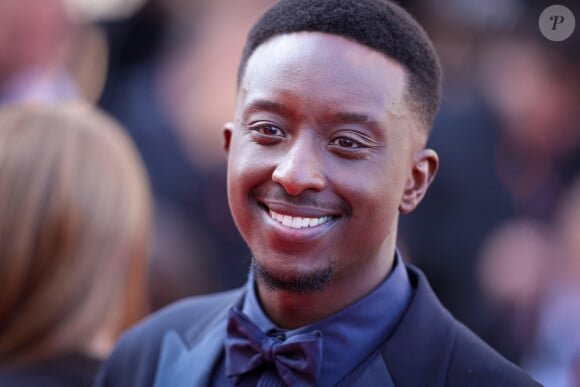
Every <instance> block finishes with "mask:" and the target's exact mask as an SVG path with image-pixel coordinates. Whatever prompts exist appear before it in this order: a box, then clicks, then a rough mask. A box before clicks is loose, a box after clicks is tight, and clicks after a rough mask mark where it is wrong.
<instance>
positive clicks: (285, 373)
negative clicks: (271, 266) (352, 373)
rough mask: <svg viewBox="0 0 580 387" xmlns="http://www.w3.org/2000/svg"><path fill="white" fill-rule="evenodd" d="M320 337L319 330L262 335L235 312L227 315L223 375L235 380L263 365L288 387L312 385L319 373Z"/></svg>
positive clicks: (243, 315) (244, 316)
mask: <svg viewBox="0 0 580 387" xmlns="http://www.w3.org/2000/svg"><path fill="white" fill-rule="evenodd" d="M321 360H322V335H321V332H320V331H314V332H311V333H302V334H296V335H293V336H290V337H288V338H286V337H285V336H284V335H279V336H276V337H272V336H268V335H266V334H264V333H263V332H262V331H261V330H260V329H259V328H258V327H257V326H256V325H255V324H254V323H253V322H252V321H250V319H249V318H248V316H246V315H245V314H243V313H242V312H240V311H239V310H237V309H231V310H230V311H229V315H228V332H227V338H226V373H227V376H228V377H239V376H241V375H244V374H246V373H248V372H250V371H252V370H254V369H257V368H258V367H260V366H261V365H262V364H264V363H269V364H273V365H275V366H276V369H277V371H278V375H279V376H280V378H281V379H282V380H283V381H284V382H285V383H286V384H287V385H289V386H313V385H315V384H316V381H317V379H318V375H319V373H320V365H321Z"/></svg>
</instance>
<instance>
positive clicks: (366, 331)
mask: <svg viewBox="0 0 580 387" xmlns="http://www.w3.org/2000/svg"><path fill="white" fill-rule="evenodd" d="M412 293H413V290H412V287H411V283H410V282H409V277H408V275H407V270H406V269H405V264H404V263H403V260H402V258H401V255H400V253H399V251H396V253H395V262H394V267H393V270H392V271H391V273H390V274H389V276H388V277H387V278H386V279H385V280H384V281H383V282H382V283H381V284H380V285H379V286H378V287H377V288H375V289H374V290H373V291H371V292H370V293H369V294H367V295H366V296H364V297H363V298H361V299H360V300H358V301H357V302H355V303H354V304H352V305H349V306H348V307H346V308H345V309H342V310H341V311H339V312H337V313H335V314H333V315H331V316H328V317H326V318H325V319H323V320H320V321H317V322H315V323H313V324H311V325H308V326H305V327H302V328H299V329H295V330H290V331H287V332H286V335H287V336H292V335H293V334H297V333H302V332H305V331H312V330H315V329H318V330H320V331H322V335H323V343H324V344H323V357H322V369H321V372H320V380H323V381H324V384H328V385H334V384H336V383H338V382H339V381H340V380H341V379H343V378H344V377H345V376H346V375H348V374H349V372H351V371H352V370H353V369H354V368H355V367H356V366H357V365H359V363H361V362H362V361H363V360H364V359H365V358H366V357H368V356H369V355H370V354H372V353H373V352H374V351H375V350H377V349H378V348H379V347H380V345H381V344H382V343H383V342H384V341H385V340H386V339H387V338H388V337H389V336H390V335H391V333H392V331H393V329H394V327H395V325H396V323H397V322H398V321H399V319H400V317H401V316H402V315H403V312H404V311H405V309H406V308H407V306H408V305H409V302H410V300H411V297H412ZM242 311H243V312H244V313H245V314H246V315H247V316H248V317H249V318H250V319H251V320H252V321H253V322H254V323H255V324H256V325H257V326H258V327H259V328H260V329H261V330H262V331H263V332H269V331H271V330H273V329H276V330H282V329H280V328H278V327H277V326H276V325H275V324H274V323H273V322H272V321H270V319H269V318H268V317H267V316H266V314H265V313H264V311H263V310H262V307H261V305H260V303H259V301H258V297H257V294H256V290H255V286H254V276H253V273H250V277H249V281H248V291H247V293H246V296H245V299H244V305H243V309H242ZM345 348H348V356H344V354H345V353H346V352H345Z"/></svg>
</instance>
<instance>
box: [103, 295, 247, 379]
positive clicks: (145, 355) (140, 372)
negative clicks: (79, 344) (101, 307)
mask: <svg viewBox="0 0 580 387" xmlns="http://www.w3.org/2000/svg"><path fill="white" fill-rule="evenodd" d="M242 294H243V289H237V290H231V291H227V292H222V293H215V294H209V295H203V296H196V297H190V298H186V299H184V300H181V301H177V302H175V303H173V304H171V305H168V306H166V307H164V308H162V309H160V310H159V311H157V312H155V313H153V314H152V315H150V316H149V317H147V318H146V319H144V320H143V321H142V322H140V323H138V324H137V325H135V326H134V327H132V328H131V329H129V330H128V331H127V332H125V333H124V334H123V335H122V336H121V338H120V339H119V341H118V342H117V344H116V346H115V349H114V350H113V352H112V354H111V355H110V356H109V358H108V359H107V360H106V361H105V362H104V364H103V366H102V367H101V369H100V371H99V375H98V376H97V381H96V384H95V385H96V386H100V387H104V386H110V387H112V386H124V387H125V386H127V387H130V386H140V387H141V386H150V385H152V384H153V381H154V379H155V370H156V369H157V362H158V360H159V352H160V349H161V345H162V343H163V338H164V337H165V334H166V333H167V332H170V331H172V332H175V333H177V334H178V335H179V336H181V337H183V338H184V340H185V341H188V342H191V341H195V340H196V339H197V338H198V337H200V336H202V333H203V332H204V331H205V329H208V328H210V325H211V324H212V322H213V321H215V320H216V319H217V318H220V317H221V316H222V315H223V316H225V315H226V313H227V311H228V310H229V308H230V307H231V306H233V305H234V304H235V303H236V302H237V301H238V300H239V299H240V298H241V297H242Z"/></svg>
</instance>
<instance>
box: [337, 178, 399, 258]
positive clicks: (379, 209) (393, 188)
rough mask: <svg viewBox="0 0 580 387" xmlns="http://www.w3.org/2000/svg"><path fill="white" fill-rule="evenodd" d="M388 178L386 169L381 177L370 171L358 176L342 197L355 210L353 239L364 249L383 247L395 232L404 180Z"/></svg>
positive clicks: (343, 192) (352, 221)
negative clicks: (371, 246)
mask: <svg viewBox="0 0 580 387" xmlns="http://www.w3.org/2000/svg"><path fill="white" fill-rule="evenodd" d="M377 176H378V177H377ZM387 176H388V171H387V170H386V168H383V169H381V173H373V171H370V170H368V169H367V170H366V172H361V173H357V174H354V175H353V176H352V177H351V179H350V181H351V183H350V184H349V187H350V189H349V190H348V191H344V190H343V191H342V193H341V196H343V198H345V200H346V201H347V203H348V205H349V206H350V208H351V210H352V219H351V223H352V224H353V230H352V231H353V232H352V236H353V238H355V239H357V240H358V241H359V244H360V245H363V244H362V243H360V242H361V241H365V242H366V243H368V244H372V245H376V244H377V243H382V241H383V240H384V239H385V238H386V237H387V236H388V235H389V234H390V233H392V232H393V231H394V230H393V227H395V225H396V220H397V218H398V215H399V205H400V201H401V197H402V192H403V182H402V179H398V178H396V177H394V178H393V179H388V178H387ZM344 186H345V184H344V183H343V187H344ZM369 247H370V246H369Z"/></svg>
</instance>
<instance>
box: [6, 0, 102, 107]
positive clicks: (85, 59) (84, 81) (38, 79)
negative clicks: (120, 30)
mask: <svg viewBox="0 0 580 387" xmlns="http://www.w3.org/2000/svg"><path fill="white" fill-rule="evenodd" d="M71 3H72V2H66V1H65V0H42V1H39V0H2V1H1V2H0V25H2V29H0V52H2V55H1V56H0V104H6V103H15V102H25V101H36V102H59V101H63V100H64V101H71V100H78V99H84V100H87V101H90V102H94V101H95V100H96V99H97V98H98V96H99V95H100V93H101V91H102V87H103V81H104V77H105V74H106V58H107V47H106V44H105V41H104V37H103V34H102V31H101V30H100V29H99V28H98V27H97V26H96V25H95V24H94V23H91V22H88V21H81V20H76V19H74V17H73V13H72V6H71V5H70V4H71Z"/></svg>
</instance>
